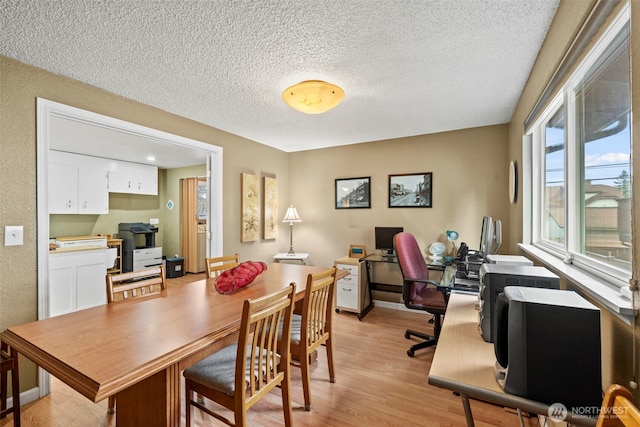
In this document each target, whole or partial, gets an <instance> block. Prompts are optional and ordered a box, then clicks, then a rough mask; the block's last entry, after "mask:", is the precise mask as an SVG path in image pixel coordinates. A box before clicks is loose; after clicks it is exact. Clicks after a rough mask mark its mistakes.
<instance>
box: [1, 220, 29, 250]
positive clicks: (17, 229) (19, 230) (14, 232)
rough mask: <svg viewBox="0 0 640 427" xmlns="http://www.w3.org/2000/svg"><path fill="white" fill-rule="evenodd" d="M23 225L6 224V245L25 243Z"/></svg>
mask: <svg viewBox="0 0 640 427" xmlns="http://www.w3.org/2000/svg"><path fill="white" fill-rule="evenodd" d="M23 229H24V227H23V226H22V225H5V226H4V245H5V246H21V245H22V244H23V237H22V236H23Z"/></svg>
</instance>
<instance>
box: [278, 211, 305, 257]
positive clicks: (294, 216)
mask: <svg viewBox="0 0 640 427" xmlns="http://www.w3.org/2000/svg"><path fill="white" fill-rule="evenodd" d="M282 222H288V223H289V252H287V254H288V255H295V254H296V252H295V251H294V250H293V223H294V222H302V220H301V219H300V216H299V215H298V211H297V210H296V208H294V207H293V205H291V206H289V208H288V209H287V213H286V214H285V215H284V219H283V220H282Z"/></svg>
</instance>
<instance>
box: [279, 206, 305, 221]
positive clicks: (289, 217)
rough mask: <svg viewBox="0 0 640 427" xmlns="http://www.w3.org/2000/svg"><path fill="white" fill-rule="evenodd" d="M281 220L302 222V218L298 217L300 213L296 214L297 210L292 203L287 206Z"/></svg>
mask: <svg viewBox="0 0 640 427" xmlns="http://www.w3.org/2000/svg"><path fill="white" fill-rule="evenodd" d="M282 222H288V223H292V222H302V220H301V219H300V215H298V211H297V210H296V208H294V207H293V205H291V206H289V208H287V213H286V214H285V215H284V219H283V220H282Z"/></svg>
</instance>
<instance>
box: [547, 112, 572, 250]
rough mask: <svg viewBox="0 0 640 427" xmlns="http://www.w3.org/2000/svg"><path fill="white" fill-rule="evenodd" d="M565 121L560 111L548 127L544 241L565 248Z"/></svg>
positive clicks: (549, 122) (548, 123)
mask: <svg viewBox="0 0 640 427" xmlns="http://www.w3.org/2000/svg"><path fill="white" fill-rule="evenodd" d="M564 127H565V120H564V109H563V108H562V107H560V109H558V111H557V112H556V113H555V114H554V115H553V117H551V119H550V120H549V121H548V122H547V123H546V125H545V133H544V138H545V154H544V170H545V173H544V181H545V182H544V186H543V188H544V199H543V203H544V206H543V210H542V230H541V231H542V238H543V239H544V240H547V241H550V242H554V243H558V244H564V239H565V224H564V223H565V204H566V195H565V177H564V165H565V163H564V159H565V153H566V150H565V132H564Z"/></svg>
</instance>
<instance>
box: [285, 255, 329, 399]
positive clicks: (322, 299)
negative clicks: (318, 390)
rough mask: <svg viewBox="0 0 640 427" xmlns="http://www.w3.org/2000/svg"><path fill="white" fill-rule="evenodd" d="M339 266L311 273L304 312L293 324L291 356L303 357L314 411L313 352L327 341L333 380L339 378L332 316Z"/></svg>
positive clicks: (304, 380) (304, 383)
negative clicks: (335, 359)
mask: <svg viewBox="0 0 640 427" xmlns="http://www.w3.org/2000/svg"><path fill="white" fill-rule="evenodd" d="M335 284H336V267H332V268H330V269H328V270H325V271H322V272H320V273H317V274H309V275H308V276H307V287H306V289H305V294H304V300H303V303H302V314H301V315H300V314H294V315H293V322H292V326H291V356H292V357H293V359H295V360H297V361H299V363H300V368H301V370H302V389H303V392H304V409H305V410H307V411H311V375H310V373H309V364H310V359H311V354H312V353H313V352H314V351H317V350H318V348H320V346H322V345H324V346H325V347H326V351H327V362H328V363H329V381H330V382H332V383H334V382H335V372H334V369H333V342H332V340H331V338H332V332H331V320H332V314H333V292H334V289H335Z"/></svg>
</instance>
